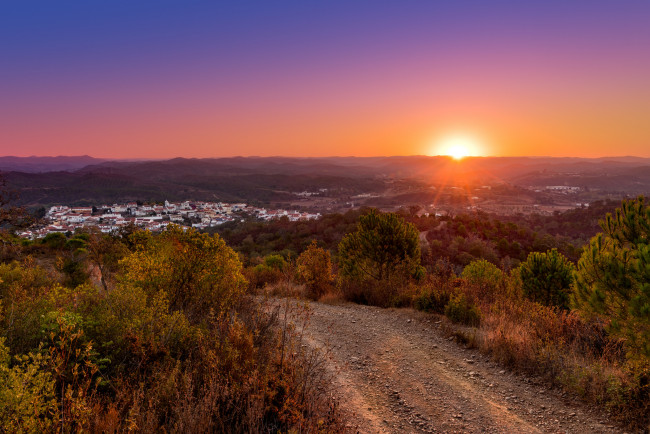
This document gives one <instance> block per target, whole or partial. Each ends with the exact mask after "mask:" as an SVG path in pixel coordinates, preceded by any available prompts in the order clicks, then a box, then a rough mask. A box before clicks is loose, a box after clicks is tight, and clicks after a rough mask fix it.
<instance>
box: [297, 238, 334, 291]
mask: <svg viewBox="0 0 650 434" xmlns="http://www.w3.org/2000/svg"><path fill="white" fill-rule="evenodd" d="M297 265H298V267H297V274H298V280H299V281H301V282H303V283H304V284H305V286H306V287H307V292H308V294H309V295H310V296H311V298H314V299H317V298H319V297H321V296H322V295H323V294H325V293H326V292H327V289H328V288H329V286H330V284H331V282H332V258H331V256H330V252H328V251H327V250H325V249H323V248H322V247H318V244H317V243H316V240H314V241H312V242H311V244H310V245H309V247H307V249H306V250H305V251H304V252H302V253H301V254H300V256H299V257H298V261H297Z"/></svg>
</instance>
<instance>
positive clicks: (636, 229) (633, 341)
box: [573, 197, 650, 357]
mask: <svg viewBox="0 0 650 434" xmlns="http://www.w3.org/2000/svg"><path fill="white" fill-rule="evenodd" d="M600 225H601V227H602V229H603V232H601V233H599V234H598V235H596V236H595V237H594V238H592V239H591V241H590V243H589V246H588V247H587V248H586V249H585V251H584V252H583V253H582V256H581V258H580V260H579V261H578V272H577V275H576V276H577V277H576V282H575V285H574V286H575V287H574V293H573V302H574V304H575V306H576V307H578V308H580V309H581V310H582V311H583V312H584V313H586V314H587V315H588V316H598V317H600V318H602V319H604V320H606V321H607V322H608V323H609V324H608V329H609V331H610V332H611V333H613V334H614V335H615V336H619V337H621V338H624V339H626V342H627V345H628V349H629V353H630V355H631V356H633V357H634V356H640V355H641V356H646V357H647V356H650V207H648V206H647V205H646V204H645V199H644V198H643V197H639V198H637V199H635V200H625V201H623V203H622V205H621V207H620V208H617V209H616V213H615V215H614V216H613V215H612V214H610V213H608V214H607V216H606V217H605V220H604V221H601V222H600Z"/></svg>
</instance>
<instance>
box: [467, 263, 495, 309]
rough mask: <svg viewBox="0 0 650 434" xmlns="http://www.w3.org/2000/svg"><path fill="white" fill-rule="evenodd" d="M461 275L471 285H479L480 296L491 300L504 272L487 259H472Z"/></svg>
mask: <svg viewBox="0 0 650 434" xmlns="http://www.w3.org/2000/svg"><path fill="white" fill-rule="evenodd" d="M461 277H462V278H463V279H464V280H465V281H467V282H468V283H469V284H470V285H475V286H477V287H479V288H480V291H479V296H480V298H482V299H487V300H489V301H492V300H493V299H494V297H495V296H496V293H497V290H498V288H499V286H500V285H501V284H502V282H503V279H504V275H503V272H502V271H501V270H500V269H499V268H498V267H497V266H496V265H494V264H493V263H491V262H488V261H486V260H485V259H479V260H476V261H472V262H471V263H470V264H468V265H467V266H466V267H465V268H464V269H463V272H462V274H461Z"/></svg>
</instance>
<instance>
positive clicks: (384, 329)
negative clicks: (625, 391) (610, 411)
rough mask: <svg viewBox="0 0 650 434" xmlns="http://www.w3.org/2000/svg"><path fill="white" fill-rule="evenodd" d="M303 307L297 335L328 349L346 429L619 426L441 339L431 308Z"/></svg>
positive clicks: (583, 429)
mask: <svg viewBox="0 0 650 434" xmlns="http://www.w3.org/2000/svg"><path fill="white" fill-rule="evenodd" d="M294 303H295V302H294ZM310 308H311V317H310V320H309V323H308V325H307V326H306V327H304V328H303V329H304V336H305V339H306V342H307V343H308V344H309V345H311V346H313V347H317V348H321V349H322V351H323V352H324V353H325V354H326V356H327V364H328V368H329V369H330V371H331V372H332V373H334V374H335V375H334V376H333V378H334V382H335V385H336V387H335V389H336V393H337V394H338V395H339V398H340V402H341V407H342V409H343V411H344V413H346V414H347V415H348V416H349V420H350V429H351V431H359V432H363V433H392V432H449V433H454V432H456V433H461V432H462V433H465V432H470V433H472V432H486V433H534V432H554V433H555V432H563V433H564V432H566V433H609V432H622V431H621V430H620V429H619V428H618V427H617V426H615V425H614V424H613V423H611V422H610V421H608V420H607V419H606V417H605V416H604V415H603V414H602V413H600V412H599V411H598V410H595V409H592V408H589V407H588V406H586V405H585V404H583V403H581V402H579V401H578V400H576V399H575V398H574V397H571V396H568V395H566V394H563V393H562V392H560V391H556V390H550V389H548V388H547V387H545V386H544V385H543V384H541V383H539V382H537V381H535V380H534V379H529V378H526V377H522V376H519V375H515V374H513V373H511V372H509V371H507V370H505V369H504V368H503V367H501V366H499V365H497V364H495V363H493V362H491V361H490V360H489V359H488V358H487V357H485V356H483V355H481V354H480V353H479V352H478V351H476V350H468V349H465V348H463V346H461V345H459V344H458V343H456V342H455V341H454V340H453V339H450V338H447V337H446V336H445V333H443V332H442V330H441V327H442V321H443V320H442V319H440V318H439V317H437V316H433V315H428V314H425V313H422V312H418V311H414V310H411V309H381V308H376V307H369V306H360V305H354V304H344V305H328V304H321V303H310ZM301 328H302V327H301Z"/></svg>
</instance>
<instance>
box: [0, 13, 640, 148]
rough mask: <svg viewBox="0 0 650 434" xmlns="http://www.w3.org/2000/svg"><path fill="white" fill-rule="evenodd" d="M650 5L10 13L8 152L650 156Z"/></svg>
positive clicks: (5, 95)
mask: <svg viewBox="0 0 650 434" xmlns="http://www.w3.org/2000/svg"><path fill="white" fill-rule="evenodd" d="M649 22H650V1H647V0H636V1H632V0H618V1H614V0H613V1H599V0H571V1H567V0H561V1H555V0H543V1H538V0H527V1H521V0H512V1H502V0H490V1H485V0H474V1H470V0H454V1H448V0H444V1H438V0H422V1H415V0H398V1H384V0H370V1H357V0H344V1H337V0H328V1H325V0H323V1H311V0H293V1H289V0H275V1H250V0H237V1H227V2H226V1H217V0H211V1H193V0H183V1H167V0H156V1H147V0H138V1H133V0H128V1H123V0H111V1H108V0H93V1H88V0H84V1H66V0H60V1H51V0H46V1H31V0H21V1H0V155H17V156H30V155H84V154H85V155H92V156H96V157H104V158H172V157H178V156H180V157H225V156H235V155H242V156H252V155H256V156H271V155H283V156H300V157H318V156H335V155H338V156H349V155H354V156H377V155H423V154H424V155H436V154H439V153H442V151H441V149H442V148H441V146H442V147H444V146H446V145H448V144H449V142H450V140H452V141H453V140H455V141H456V142H457V141H458V137H462V138H463V140H464V141H465V142H466V143H469V148H473V152H474V153H475V154H478V155H495V156H521V155H539V156H541V155H544V156H547V155H548V156H578V157H600V156H622V155H636V156H644V157H650V25H649V24H648V23H649Z"/></svg>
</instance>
